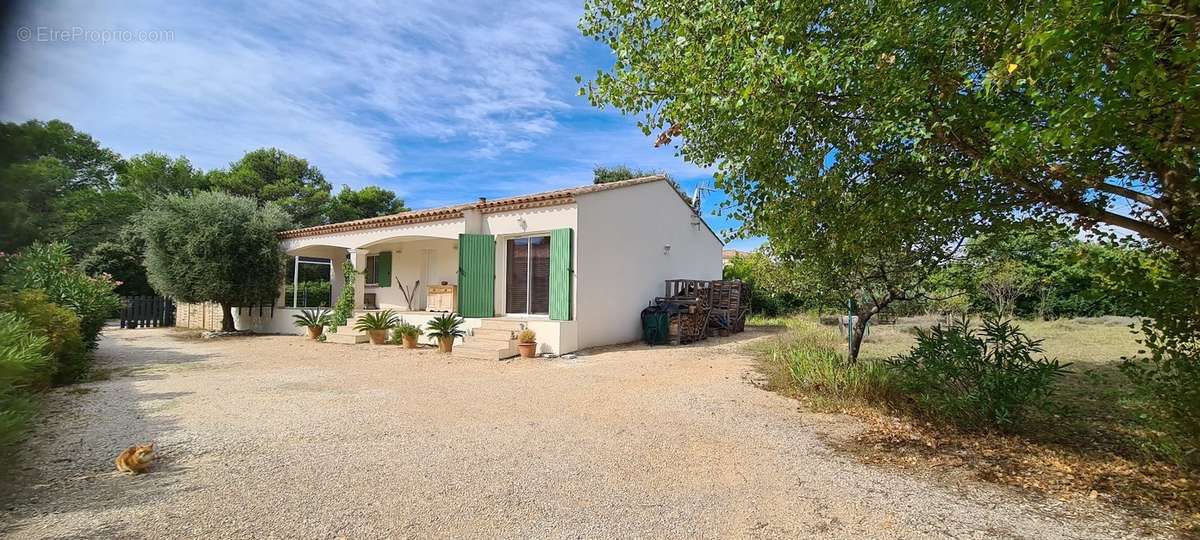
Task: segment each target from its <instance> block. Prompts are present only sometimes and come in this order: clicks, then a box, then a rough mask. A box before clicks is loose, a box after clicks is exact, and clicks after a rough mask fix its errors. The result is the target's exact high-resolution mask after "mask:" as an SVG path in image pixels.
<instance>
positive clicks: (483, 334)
mask: <svg viewBox="0 0 1200 540" xmlns="http://www.w3.org/2000/svg"><path fill="white" fill-rule="evenodd" d="M470 337H471V338H478V339H500V340H505V341H507V340H510V339H515V338H516V337H517V331H516V330H506V329H499V328H476V329H475V330H474V331H473V332H472V333H471V336H470Z"/></svg>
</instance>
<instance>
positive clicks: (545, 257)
mask: <svg viewBox="0 0 1200 540" xmlns="http://www.w3.org/2000/svg"><path fill="white" fill-rule="evenodd" d="M507 248H508V249H507V250H506V251H507V253H508V255H507V257H506V258H507V261H508V262H507V264H506V265H505V266H506V268H507V280H506V288H505V290H506V291H507V293H506V296H507V300H506V303H505V304H506V305H505V311H506V312H508V313H513V314H524V315H546V314H549V313H550V237H549V236H527V237H523V238H513V239H511V240H509V241H508V245H507Z"/></svg>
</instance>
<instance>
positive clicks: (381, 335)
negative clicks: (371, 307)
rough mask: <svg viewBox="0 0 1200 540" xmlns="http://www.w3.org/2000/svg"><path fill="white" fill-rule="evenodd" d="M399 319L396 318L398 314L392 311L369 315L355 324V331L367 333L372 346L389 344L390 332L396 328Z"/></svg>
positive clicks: (360, 318) (386, 310) (387, 310)
mask: <svg viewBox="0 0 1200 540" xmlns="http://www.w3.org/2000/svg"><path fill="white" fill-rule="evenodd" d="M398 321H399V318H398V317H396V312H395V311H392V310H390V309H385V310H383V311H376V312H372V313H367V314H365V315H363V316H362V317H359V318H358V322H355V323H354V329H355V330H356V331H359V332H366V333H367V336H369V337H370V338H371V344H372V345H383V344H385V343H387V335H388V330H391V329H392V328H395V327H396V323H397V322H398Z"/></svg>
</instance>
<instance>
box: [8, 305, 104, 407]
mask: <svg viewBox="0 0 1200 540" xmlns="http://www.w3.org/2000/svg"><path fill="white" fill-rule="evenodd" d="M0 311H4V312H10V313H14V314H17V315H19V316H20V317H21V318H22V319H23V320H24V321H25V322H26V323H27V324H28V325H29V327H30V329H31V330H32V331H33V332H34V333H36V334H38V335H40V336H45V337H46V351H45V352H46V353H47V354H49V356H50V360H51V361H50V363H49V364H48V365H47V369H46V370H45V373H44V375H45V380H44V381H40V382H42V383H44V385H48V384H50V383H54V384H67V383H71V382H75V381H78V380H80V379H82V378H83V376H84V375H85V374H86V373H87V370H88V367H89V364H90V362H89V358H88V351H87V347H86V345H84V342H83V336H82V333H81V331H80V325H79V317H78V316H77V315H75V313H74V312H72V311H71V310H69V309H67V308H64V307H62V306H59V305H57V304H54V303H52V302H50V299H49V297H47V296H46V293H45V292H44V291H42V290H39V289H28V290H24V291H18V292H15V293H10V294H3V295H0Z"/></svg>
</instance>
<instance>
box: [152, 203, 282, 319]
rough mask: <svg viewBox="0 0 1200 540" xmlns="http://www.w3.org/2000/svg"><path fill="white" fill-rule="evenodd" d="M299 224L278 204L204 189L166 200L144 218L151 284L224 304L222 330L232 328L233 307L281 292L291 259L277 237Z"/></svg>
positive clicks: (164, 291) (172, 293) (171, 292)
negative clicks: (285, 261)
mask: <svg viewBox="0 0 1200 540" xmlns="http://www.w3.org/2000/svg"><path fill="white" fill-rule="evenodd" d="M292 226H293V223H292V220H291V217H290V216H289V215H288V214H287V212H285V211H283V210H282V209H281V208H279V207H278V206H277V205H275V204H266V205H263V206H259V204H258V202H257V201H255V200H254V199H251V198H248V197H239V196H235V195H229V194H226V193H218V192H205V193H199V194H196V195H193V196H191V197H183V196H179V195H172V196H170V197H167V198H165V199H162V200H160V201H158V202H156V203H155V204H154V205H152V206H151V207H150V208H149V209H148V210H146V211H145V212H143V213H142V214H141V216H140V218H139V230H140V232H141V236H142V237H143V238H144V239H145V241H146V248H147V250H146V259H145V265H146V271H147V274H148V275H149V279H150V284H151V285H152V286H153V287H154V289H155V290H157V291H158V292H160V293H162V294H164V295H167V296H171V297H173V298H176V299H178V300H182V301H184V302H206V301H208V302H219V303H220V304H221V310H222V312H223V313H224V321H223V322H222V330H225V331H233V330H234V329H235V328H234V324H233V307H234V306H242V305H254V304H259V303H263V302H270V301H272V300H274V299H275V297H276V296H277V295H278V294H279V287H280V285H281V284H282V283H283V275H284V267H283V263H284V260H285V257H284V253H283V251H282V249H280V247H279V240H278V238H276V236H275V235H276V233H278V232H279V231H281V230H284V229H287V228H290V227H292Z"/></svg>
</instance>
